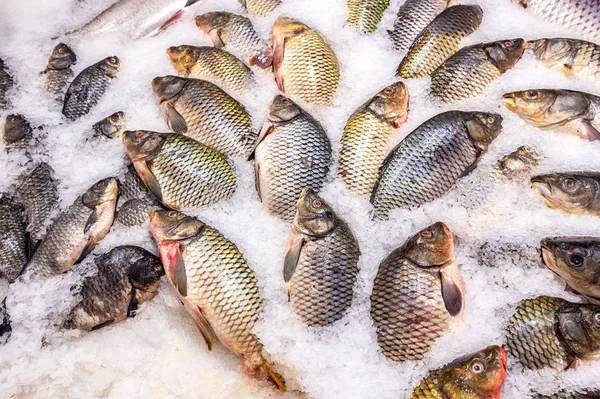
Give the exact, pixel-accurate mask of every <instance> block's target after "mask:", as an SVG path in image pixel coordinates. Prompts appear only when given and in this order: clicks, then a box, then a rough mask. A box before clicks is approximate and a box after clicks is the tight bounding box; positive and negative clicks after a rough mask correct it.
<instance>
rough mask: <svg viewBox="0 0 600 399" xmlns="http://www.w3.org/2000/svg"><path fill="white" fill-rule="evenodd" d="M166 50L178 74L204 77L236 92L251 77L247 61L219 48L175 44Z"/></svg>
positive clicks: (249, 80)
mask: <svg viewBox="0 0 600 399" xmlns="http://www.w3.org/2000/svg"><path fill="white" fill-rule="evenodd" d="M167 54H168V55H169V57H170V58H171V62H172V63H173V65H174V66H175V69H177V73H178V74H179V76H184V77H188V76H189V77H192V78H200V79H206V80H209V81H211V82H212V83H215V84H221V85H223V86H225V88H228V89H230V90H233V91H235V92H238V93H240V92H243V91H244V89H245V88H246V87H247V86H248V85H249V84H250V83H252V82H253V81H254V77H253V76H254V75H253V73H252V71H251V70H250V68H248V67H247V66H246V64H244V63H243V62H242V61H240V60H238V59H237V58H235V57H234V56H233V55H231V54H229V53H228V52H227V51H225V50H221V49H219V48H215V47H194V46H177V47H169V48H168V49H167Z"/></svg>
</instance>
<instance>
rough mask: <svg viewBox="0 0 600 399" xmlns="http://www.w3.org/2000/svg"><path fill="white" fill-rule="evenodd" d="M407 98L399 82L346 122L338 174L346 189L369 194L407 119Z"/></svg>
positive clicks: (378, 94) (367, 103)
mask: <svg viewBox="0 0 600 399" xmlns="http://www.w3.org/2000/svg"><path fill="white" fill-rule="evenodd" d="M408 102H409V95H408V91H407V90H406V86H405V85H404V83H402V82H397V83H394V84H393V85H390V86H388V87H386V88H385V89H383V90H381V91H380V92H379V93H377V94H376V95H375V97H373V98H371V99H370V100H369V101H367V102H366V103H365V104H363V105H362V106H361V107H360V108H359V109H357V110H356V111H354V113H353V114H352V115H351V116H350V118H349V119H348V122H346V126H345V127H344V133H343V134H342V139H341V144H342V149H341V151H340V159H339V166H338V174H339V175H340V177H341V178H342V180H343V181H344V183H346V187H347V188H348V189H349V190H351V191H353V192H355V193H356V194H359V195H368V194H370V193H371V192H372V191H373V186H374V185H375V182H376V181H377V176H378V175H379V167H380V166H381V163H382V162H383V160H384V159H385V156H386V155H387V154H388V152H389V147H390V142H391V141H392V139H393V138H394V137H395V136H396V132H397V129H398V128H399V127H400V126H402V124H403V123H404V122H406V120H407V119H408Z"/></svg>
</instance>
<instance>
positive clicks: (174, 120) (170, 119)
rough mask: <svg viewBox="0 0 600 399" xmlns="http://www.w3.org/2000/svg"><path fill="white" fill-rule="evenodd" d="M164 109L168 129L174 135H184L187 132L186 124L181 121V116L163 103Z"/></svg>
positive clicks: (183, 120)
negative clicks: (171, 130)
mask: <svg viewBox="0 0 600 399" xmlns="http://www.w3.org/2000/svg"><path fill="white" fill-rule="evenodd" d="M164 109H165V114H166V115H167V123H168V124H169V127H170V128H171V129H173V131H174V132H175V133H179V134H184V133H186V132H187V131H188V126H187V122H186V121H185V119H183V116H181V114H180V113H179V112H177V111H176V110H175V107H173V105H171V104H169V103H165V104H164Z"/></svg>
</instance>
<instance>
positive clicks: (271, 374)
mask: <svg viewBox="0 0 600 399" xmlns="http://www.w3.org/2000/svg"><path fill="white" fill-rule="evenodd" d="M260 368H261V369H262V371H263V373H265V374H266V375H267V378H268V379H269V381H271V382H272V383H273V384H275V385H277V388H279V389H280V390H281V391H282V392H286V391H287V387H286V385H285V380H284V379H283V377H282V376H281V375H280V374H279V373H278V372H276V371H275V370H273V368H272V367H271V366H269V365H268V364H267V363H266V362H265V363H263V364H262V365H261V366H260Z"/></svg>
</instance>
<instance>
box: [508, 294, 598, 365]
mask: <svg viewBox="0 0 600 399" xmlns="http://www.w3.org/2000/svg"><path fill="white" fill-rule="evenodd" d="M505 347H506V349H507V352H508V354H509V355H511V356H512V357H514V358H515V360H518V361H519V362H520V363H521V365H523V367H525V368H528V369H532V370H539V369H543V368H549V369H552V370H554V371H561V370H566V369H567V368H575V367H577V365H578V363H580V362H581V361H583V360H594V359H596V358H597V357H598V356H599V355H600V306H597V305H583V304H580V303H571V302H568V301H565V300H564V299H560V298H552V297H548V296H539V297H536V298H529V299H526V300H524V301H522V302H521V303H520V304H519V305H518V307H517V309H516V311H515V313H514V314H513V316H512V317H511V318H510V321H509V322H508V325H507V327H506V346H505Z"/></svg>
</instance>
